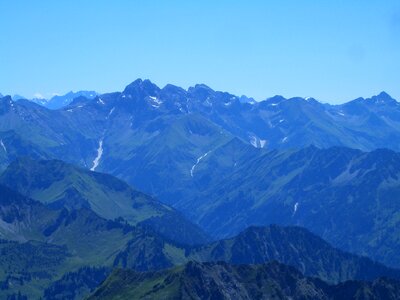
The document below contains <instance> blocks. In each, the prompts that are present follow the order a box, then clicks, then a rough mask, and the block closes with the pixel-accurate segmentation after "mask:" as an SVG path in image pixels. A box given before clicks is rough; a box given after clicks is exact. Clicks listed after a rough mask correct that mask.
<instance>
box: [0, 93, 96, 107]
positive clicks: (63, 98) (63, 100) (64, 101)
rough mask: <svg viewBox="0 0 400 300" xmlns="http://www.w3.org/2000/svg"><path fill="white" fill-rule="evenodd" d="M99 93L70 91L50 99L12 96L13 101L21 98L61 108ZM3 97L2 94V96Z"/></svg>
mask: <svg viewBox="0 0 400 300" xmlns="http://www.w3.org/2000/svg"><path fill="white" fill-rule="evenodd" d="M97 95H98V94H97V93H96V92H95V91H78V92H72V91H71V92H68V93H66V94H65V95H55V96H53V97H51V98H50V99H45V98H31V99H28V98H26V97H24V96H21V95H14V96H12V100H13V101H18V100H21V99H26V100H29V101H32V102H34V103H36V104H39V105H42V106H44V107H47V108H49V109H59V108H62V107H64V106H67V105H69V104H70V103H71V102H72V101H73V100H74V99H75V98H78V97H84V98H86V99H87V100H91V99H93V98H95V97H96V96H97ZM1 97H3V96H2V95H1V94H0V98H1Z"/></svg>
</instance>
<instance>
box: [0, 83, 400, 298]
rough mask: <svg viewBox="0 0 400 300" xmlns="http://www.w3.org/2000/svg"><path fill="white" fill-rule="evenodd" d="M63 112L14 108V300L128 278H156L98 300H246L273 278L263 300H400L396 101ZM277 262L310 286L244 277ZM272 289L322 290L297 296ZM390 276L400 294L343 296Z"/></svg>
mask: <svg viewBox="0 0 400 300" xmlns="http://www.w3.org/2000/svg"><path fill="white" fill-rule="evenodd" d="M72 98H73V99H72ZM52 101H53V102H52V103H54V106H50V104H49V103H50V102H47V104H46V106H47V107H44V106H43V103H41V105H38V104H37V103H34V102H33V101H28V100H25V99H20V100H17V101H14V100H13V99H12V98H11V97H10V96H4V97H2V98H1V99H0V169H1V172H2V174H1V175H0V194H1V198H0V238H2V239H4V241H2V242H1V244H0V247H1V249H2V250H1V251H2V253H3V254H4V257H5V259H4V260H3V261H0V263H1V264H0V271H1V272H0V281H1V286H3V287H4V288H3V289H2V290H1V292H0V294H1V295H4V296H10V297H11V296H12V295H16V294H17V293H18V292H20V293H22V294H23V295H32V297H33V298H39V297H42V296H43V295H46V297H45V298H46V299H52V298H51V297H53V295H56V294H57V295H60V297H61V298H62V297H67V296H66V295H67V294H68V295H69V296H68V297H69V299H78V298H81V297H84V296H86V295H88V293H90V292H93V291H94V289H95V288H96V287H97V286H98V285H99V284H100V283H101V282H102V281H103V280H104V278H105V277H106V276H108V275H109V274H110V273H111V270H112V269H113V268H115V267H119V268H128V269H134V270H136V271H150V272H149V273H144V274H142V275H138V273H132V272H129V271H115V272H113V273H112V275H111V276H110V277H109V278H108V279H107V280H106V281H105V282H104V284H103V285H102V286H101V287H100V289H99V290H98V291H97V292H96V293H95V294H94V297H98V295H102V297H106V296H107V297H111V296H110V295H114V294H113V293H114V292H116V289H115V282H117V283H116V284H117V287H119V286H120V285H121V286H123V287H124V289H126V288H127V286H128V287H129V289H128V290H135V289H139V290H140V291H139V290H136V291H139V292H138V295H139V294H141V293H143V295H145V294H146V293H147V294H148V293H150V294H151V293H156V294H157V293H164V292H165V293H166V294H165V295H172V296H176V295H180V296H181V297H183V296H182V294H180V293H182V292H183V291H184V293H186V294H185V296H184V297H189V295H191V296H193V295H197V296H199V295H198V294H196V293H197V292H196V291H198V290H197V289H196V288H194V287H195V286H196V284H197V280H199V278H212V280H215V282H214V283H215V287H216V289H218V287H219V288H220V289H222V290H226V289H229V287H227V285H226V284H227V283H226V282H225V281H224V278H231V277H230V276H233V277H232V278H233V279H234V280H235V282H237V287H238V289H239V290H238V291H237V294H235V293H236V292H235V293H234V294H233V295H241V297H242V298H244V299H246V297H248V298H249V297H250V298H251V297H252V296H251V295H250V294H249V293H250V289H252V286H253V285H252V284H250V285H248V283H246V282H248V280H249V278H255V277H257V278H259V277H260V276H261V277H262V276H264V277H263V278H264V279H265V280H266V281H263V280H261V281H260V282H259V285H258V288H259V289H260V290H259V291H257V293H258V292H260V293H262V291H264V292H265V293H266V290H265V289H264V287H265V286H270V285H271V284H272V283H271V282H274V284H276V289H275V290H274V294H275V295H280V296H277V297H278V299H280V298H279V297H281V296H282V297H283V295H285V296H291V297H292V296H295V298H296V297H299V298H300V297H301V296H302V295H308V296H309V297H311V296H310V295H315V294H309V292H311V291H312V293H316V294H318V295H319V296H320V298H317V299H326V298H327V299H336V298H335V297H339V296H337V295H344V294H340V293H342V292H344V291H345V292H346V293H347V292H349V293H350V294H346V295H353V294H354V293H356V292H355V291H361V290H363V291H364V292H365V291H369V292H370V293H371V294H373V295H381V294H379V293H380V292H382V291H389V290H391V291H393V289H394V290H396V289H397V286H398V285H399V283H398V282H397V281H396V279H399V274H400V273H399V271H398V270H397V269H396V268H400V247H399V245H400V218H399V214H398V212H399V210H400V199H399V197H398V196H397V195H400V193H399V191H400V179H399V178H400V177H399V176H400V154H399V153H398V152H396V151H399V150H400V143H398V141H399V140H400V105H399V103H398V102H397V101H396V100H394V99H392V98H391V97H390V96H389V95H388V94H386V93H384V92H382V93H380V94H379V95H377V96H372V97H371V98H368V99H363V98H359V99H356V100H353V101H350V102H348V103H345V104H341V105H330V104H323V103H320V102H318V101H316V100H315V99H312V98H306V99H304V98H291V99H285V98H283V97H281V96H275V97H272V98H268V99H267V100H265V101H261V102H255V101H254V100H253V99H249V98H246V97H244V96H242V97H238V96H235V95H232V94H229V93H226V92H218V91H214V90H212V89H211V88H209V87H207V86H206V85H204V84H199V85H196V86H194V87H191V88H189V89H188V90H185V89H182V88H179V87H177V86H173V85H167V86H165V87H164V88H159V87H157V86H156V85H154V84H153V83H151V82H150V81H149V80H144V81H143V80H141V79H138V80H136V81H134V82H132V83H131V84H129V85H128V86H127V87H126V88H125V89H124V91H122V92H114V93H108V94H102V95H95V93H94V92H88V93H86V92H82V93H80V92H79V93H77V94H68V95H66V96H65V97H61V98H56V99H54V100H52ZM65 101H66V102H65ZM52 105H53V104H52ZM50 108H52V109H50ZM271 224H277V225H273V226H272V225H271ZM254 225H256V226H258V227H252V226H254ZM287 226H289V227H287ZM293 226H295V227H293ZM299 226H301V227H303V228H300V227H299ZM318 236H319V237H318ZM320 237H321V238H323V239H324V240H326V241H324V240H323V239H321V238H320ZM349 252H352V253H354V254H350V253H349ZM15 255H17V257H19V259H20V261H21V266H19V267H18V268H16V267H14V266H13V264H12V263H11V262H12V260H13V257H15ZM360 255H362V256H368V257H369V258H362V257H360ZM21 257H24V259H22V258H21ZM193 260H194V261H197V262H198V263H191V262H190V261H193ZM271 260H277V261H279V262H280V263H283V264H285V265H289V266H291V267H294V268H296V269H297V270H298V271H296V270H294V269H293V270H292V269H291V268H288V267H286V266H281V265H279V264H266V265H264V266H243V267H237V266H232V265H237V264H247V265H248V264H264V263H266V262H269V261H271ZM216 261H225V262H226V264H220V263H209V264H208V263H206V262H216ZM44 265H46V266H48V268H47V271H46V272H42V271H41V270H42V269H41V266H44ZM176 265H180V266H181V267H174V266H176ZM385 265H386V266H385ZM166 268H172V269H170V270H168V271H163V272H161V273H152V271H155V270H160V269H166ZM192 271H193V272H194V273H193V272H192ZM270 271H271V272H272V271H273V274H271V273H269V272H270ZM219 272H220V273H219ZM298 272H301V273H303V274H304V275H305V276H314V277H318V278H319V279H320V280H324V281H326V282H328V283H329V284H328V283H322V282H320V281H314V279H310V278H308V277H303V275H301V273H298ZM217 273H218V274H222V273H224V274H225V273H226V274H227V275H226V276H227V277H224V276H223V277H222V278H219V277H218V276H219V275H218V276H217V277H216V275H215V274H217ZM274 274H275V275H276V274H280V275H282V276H286V275H287V276H294V277H293V278H295V279H293V280H295V282H298V281H299V282H307V286H308V287H307V288H306V290H303V289H300V288H296V289H294V290H291V291H290V293H289V294H285V293H287V291H286V290H285V289H284V286H286V285H287V284H288V283H287V282H285V281H280V280H281V279H282V277H280V275H279V276H277V277H276V276H275V275H274ZM283 274H286V275H283ZM288 274H289V275H288ZM171 276H172V277H171ZM198 276H200V277H198ZM221 276H222V275H221ZM270 276H272V277H270ZM274 276H275V277H274ZM381 276H387V277H390V278H393V280H394V281H393V282H392V281H386V280H383V281H380V280H378V281H374V283H365V282H355V283H354V284H351V283H344V284H343V286H342V285H339V286H331V284H336V283H338V282H344V281H347V280H370V281H372V280H377V278H378V277H381ZM123 278H126V281H123V280H124V279H123ZM271 278H273V279H271ZM128 279H129V280H128ZM233 279H232V280H233ZM121 280H122V281H123V283H121ZM271 280H272V281H271ZM276 280H278V281H279V282H280V283H276V282H278V281H276ZM149 282H152V283H153V282H158V283H160V282H166V283H165V284H161V283H160V284H161V285H160V286H158V285H157V288H155V290H154V287H153V288H148V287H149ZM349 286H351V288H349ZM210 288H211V287H210ZM348 288H349V290H348ZM177 289H178V290H179V291H180V292H179V293H178V292H176V291H177ZM72 290H75V291H76V292H74V293H72V292H71V291H72ZM350 290H351V291H352V292H350ZM378 290H379V291H380V292H379V293H378V292H377V291H378ZM124 291H125V290H124ZM111 292H112V293H111ZM208 292H210V291H208ZM110 293H111V294H110ZM121 293H122V290H121ZM124 293H125V292H124ZM126 293H127V294H126V295H130V294H129V293H130V292H129V291H127V292H126ZM210 293H213V292H212V291H211V292H210ZM352 293H353V294H352ZM376 293H378V294H376ZM388 293H389V292H388ZM390 293H391V292H390ZM390 293H389V294H390ZM389 294H387V295H389ZM126 295H125V296H126ZM157 295H158V294H157ZM160 295H161V294H160ZM265 295H267V294H265ZM396 295H397V294H396V293H392V294H390V297H394V298H395V297H396ZM172 296H171V297H172ZM121 297H122V296H121ZM324 297H325V298H324ZM332 297H333V298H332ZM93 299H96V298H93Z"/></svg>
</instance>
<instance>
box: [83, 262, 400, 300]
mask: <svg viewBox="0 0 400 300" xmlns="http://www.w3.org/2000/svg"><path fill="white" fill-rule="evenodd" d="M205 283H206V284H205ZM399 297H400V282H399V281H396V280H390V279H379V280H375V281H373V282H362V281H351V282H345V283H342V284H339V285H328V284H326V283H324V282H323V281H320V280H318V279H314V278H309V277H304V276H303V275H302V274H301V273H300V272H298V271H297V270H296V269H294V268H290V267H287V266H284V265H281V264H279V263H276V262H271V263H268V264H266V265H240V266H231V265H228V264H226V263H222V262H219V263H196V262H189V263H188V264H186V265H184V266H181V267H176V268H174V269H171V270H168V271H163V272H151V273H150V272H149V273H144V274H143V273H137V272H134V271H130V270H116V271H114V272H113V273H112V274H111V275H110V277H108V278H107V280H106V281H105V282H104V283H103V284H102V285H101V286H100V288H98V289H97V290H96V291H95V292H94V293H93V295H92V296H91V297H89V299H92V300H94V299H316V300H318V299H338V300H339V299H340V300H341V299H398V298H399Z"/></svg>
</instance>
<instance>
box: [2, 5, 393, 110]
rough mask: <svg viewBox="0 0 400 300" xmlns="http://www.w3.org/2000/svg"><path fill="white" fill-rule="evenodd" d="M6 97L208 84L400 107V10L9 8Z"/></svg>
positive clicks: (5, 10) (259, 96) (5, 18)
mask: <svg viewBox="0 0 400 300" xmlns="http://www.w3.org/2000/svg"><path fill="white" fill-rule="evenodd" d="M0 39H1V43H0V93H2V94H4V95H5V94H11V95H13V94H20V95H23V96H25V97H33V96H34V95H36V96H40V95H42V96H44V97H50V96H51V95H53V94H64V93H66V92H68V91H70V90H73V91H78V90H96V91H98V92H100V93H105V92H112V91H121V90H123V89H124V87H125V86H126V85H127V84H129V83H130V82H132V81H134V80H135V79H136V78H142V79H150V80H151V81H152V82H154V83H155V84H157V85H158V86H160V87H163V86H164V85H166V84H167V83H172V84H175V85H178V86H181V87H184V88H188V87H189V86H193V85H195V84H197V83H204V84H207V85H208V86H210V87H212V88H213V89H215V90H222V91H228V92H230V93H233V94H235V95H247V96H249V97H254V98H255V99H256V100H263V99H266V98H268V97H271V96H273V95H283V96H285V97H293V96H301V97H314V98H316V99H318V100H320V101H322V102H330V103H342V102H345V101H348V100H352V99H355V98H357V97H369V96H372V95H375V94H378V93H379V92H381V91H386V92H387V93H389V94H390V95H392V96H393V97H394V98H396V99H397V100H399V101H400V1H398V0H393V1H391V0H380V1H374V0H352V1H339V0H338V1H323V0H314V1H311V0H309V1H307V0H304V1H301V0H297V1H295V0H293V1H288V0H280V1H266V0H264V1H257V0H253V1H251V0H247V1H241V0H237V1H233V0H229V1H228V0H219V1H215V0H214V1H209V0H201V1H200V0H199V1H194V0H193V1H191V0H185V1H183V0H182V1H174V0H168V1H166V0H159V1H155V0H146V1H143V0H142V1H136V0H131V1H128V0H125V1H123V0H113V1H103V0H96V1H95V0H80V1H75V0H69V1H65V0H58V1H50V0H49V1H46V0H42V1H41V0H37V1H30V0H29V1H28V0H26V1H22V0H0Z"/></svg>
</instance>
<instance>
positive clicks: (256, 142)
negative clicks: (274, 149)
mask: <svg viewBox="0 0 400 300" xmlns="http://www.w3.org/2000/svg"><path fill="white" fill-rule="evenodd" d="M250 144H251V145H252V146H253V147H255V148H264V147H265V145H266V144H267V140H262V139H260V138H259V137H256V136H255V135H251V136H250Z"/></svg>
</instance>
